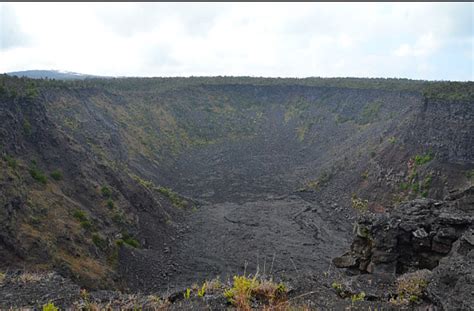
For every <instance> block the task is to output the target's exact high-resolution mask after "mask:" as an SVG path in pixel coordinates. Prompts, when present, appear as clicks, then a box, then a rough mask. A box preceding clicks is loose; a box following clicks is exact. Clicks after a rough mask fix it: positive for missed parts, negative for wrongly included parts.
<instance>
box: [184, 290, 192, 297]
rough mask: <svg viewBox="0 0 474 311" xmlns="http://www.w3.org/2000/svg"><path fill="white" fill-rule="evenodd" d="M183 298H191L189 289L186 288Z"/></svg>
mask: <svg viewBox="0 0 474 311" xmlns="http://www.w3.org/2000/svg"><path fill="white" fill-rule="evenodd" d="M183 297H184V299H189V297H191V289H190V288H186V291H185V292H184V294H183Z"/></svg>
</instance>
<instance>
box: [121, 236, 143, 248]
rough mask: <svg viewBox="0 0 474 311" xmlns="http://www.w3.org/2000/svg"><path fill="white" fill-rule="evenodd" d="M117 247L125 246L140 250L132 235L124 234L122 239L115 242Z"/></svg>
mask: <svg viewBox="0 0 474 311" xmlns="http://www.w3.org/2000/svg"><path fill="white" fill-rule="evenodd" d="M116 243H117V245H123V244H127V245H130V246H132V247H134V248H140V242H138V241H137V240H136V239H135V238H134V237H133V236H132V235H130V234H129V233H124V234H123V236H122V238H121V239H119V240H117V241H116Z"/></svg>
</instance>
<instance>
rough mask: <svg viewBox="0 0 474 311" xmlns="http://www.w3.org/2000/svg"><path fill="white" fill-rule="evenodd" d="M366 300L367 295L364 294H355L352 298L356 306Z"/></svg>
mask: <svg viewBox="0 0 474 311" xmlns="http://www.w3.org/2000/svg"><path fill="white" fill-rule="evenodd" d="M364 299H365V293H364V292H360V293H358V294H354V295H352V296H351V302H352V304H354V303H355V302H357V301H364Z"/></svg>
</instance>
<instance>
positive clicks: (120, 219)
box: [112, 212, 127, 225]
mask: <svg viewBox="0 0 474 311" xmlns="http://www.w3.org/2000/svg"><path fill="white" fill-rule="evenodd" d="M112 221H113V222H115V223H116V224H117V225H125V224H126V223H127V221H126V218H125V216H124V215H123V213H119V212H116V213H115V214H114V215H113V216H112Z"/></svg>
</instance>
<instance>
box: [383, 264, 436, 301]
mask: <svg viewBox="0 0 474 311" xmlns="http://www.w3.org/2000/svg"><path fill="white" fill-rule="evenodd" d="M430 273H431V272H430V271H429V270H419V271H416V272H413V273H406V274H404V275H402V276H400V277H399V278H398V279H397V298H392V299H391V300H390V302H391V303H393V304H395V305H407V304H410V303H416V302H419V301H420V300H421V298H422V297H423V294H424V290H425V288H426V286H428V278H429V276H430Z"/></svg>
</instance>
